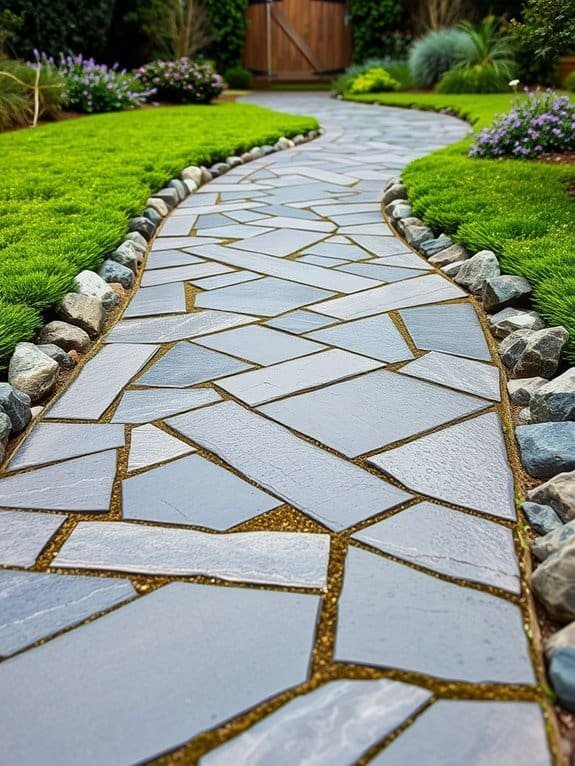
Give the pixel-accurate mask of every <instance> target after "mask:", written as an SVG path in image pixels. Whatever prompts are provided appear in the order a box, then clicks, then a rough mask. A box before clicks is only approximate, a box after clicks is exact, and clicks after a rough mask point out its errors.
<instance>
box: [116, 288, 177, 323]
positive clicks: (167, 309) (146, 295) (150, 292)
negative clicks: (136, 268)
mask: <svg viewBox="0 0 575 766" xmlns="http://www.w3.org/2000/svg"><path fill="white" fill-rule="evenodd" d="M185 310H186V293H185V288H184V285H183V283H182V282H170V283H169V284H166V285H157V286H156V287H141V288H140V289H139V290H138V291H137V293H136V294H135V295H134V297H133V298H132V300H131V301H130V304H129V306H128V307H127V309H126V311H125V312H124V314H123V316H124V319H130V318H132V317H140V316H151V315H153V314H177V313H179V312H181V311H185Z"/></svg>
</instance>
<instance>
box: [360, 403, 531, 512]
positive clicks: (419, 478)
mask: <svg viewBox="0 0 575 766" xmlns="http://www.w3.org/2000/svg"><path fill="white" fill-rule="evenodd" d="M369 462H370V463H372V464H373V465H375V466H377V467H378V468H380V469H381V470H383V471H384V472H385V473H388V474H390V475H391V476H393V477H394V478H396V479H398V480H399V481H401V482H402V484H405V486H407V487H408V488H409V489H412V490H415V491H417V492H421V493H423V494H426V495H430V496H431V497H435V498H437V499H438V500H444V501H448V502H450V503H454V504H455V505H461V506H463V507H466V508H471V509H473V510H476V511H480V512H483V513H487V514H490V515H492V516H498V517H500V518H504V519H515V518H516V514H515V508H514V499H513V476H512V474H511V471H510V469H509V466H508V464H507V453H506V449H505V442H504V441H503V435H502V433H501V424H500V421H499V417H498V416H497V415H496V414H495V413H488V414H485V415H481V416H480V417H477V418H473V419H472V420H468V421H466V422H464V423H460V424H458V425H454V426H449V427H448V428H444V429H443V430H441V431H437V432H436V433H433V434H430V435H428V436H423V437H421V438H419V439H416V440H415V441H412V442H410V443H408V444H404V445H402V446H399V447H396V448H395V449H392V450H388V451H387V452H382V453H380V454H378V455H374V456H373V457H370V458H369Z"/></svg>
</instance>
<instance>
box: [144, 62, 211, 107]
mask: <svg viewBox="0 0 575 766" xmlns="http://www.w3.org/2000/svg"><path fill="white" fill-rule="evenodd" d="M136 77H137V78H138V80H139V81H140V83H141V84H142V86H143V87H144V88H154V90H155V91H156V92H157V95H158V98H161V99H164V100H165V101H175V102H176V103H182V104H209V102H210V101H212V99H214V98H216V96H219V95H220V93H221V92H222V90H223V89H224V81H223V79H222V77H221V76H220V75H219V74H217V72H216V71H215V69H214V68H213V67H212V66H211V64H208V63H205V62H199V61H193V60H192V59H190V58H188V57H187V56H183V57H182V58H180V59H177V60H176V61H153V62H152V63H151V64H146V65H144V66H143V67H140V69H138V71H137V72H136Z"/></svg>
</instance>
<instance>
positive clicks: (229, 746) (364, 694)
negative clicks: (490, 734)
mask: <svg viewBox="0 0 575 766" xmlns="http://www.w3.org/2000/svg"><path fill="white" fill-rule="evenodd" d="M430 697H431V694H430V693H429V692H428V691H426V690H425V689H420V688H418V687H417V686H409V685H408V684H403V683H399V682H397V681H387V680H385V679H380V680H377V681H348V680H344V681H331V682H329V683H327V684H325V685H324V686H322V687H320V688H319V689H316V690H315V691H312V692H309V693H308V694H305V695H302V696H300V697H296V698H295V699H293V700H292V701H291V702H288V703H287V704H286V705H284V706H283V707H281V708H280V709H279V710H277V711H276V712H274V713H271V714H270V715H268V716H267V718H264V719H263V720H262V721H260V722H258V723H256V724H255V725H254V726H252V727H251V728H250V729H248V730H247V731H245V732H243V733H242V734H240V735H239V736H237V737H236V738H235V739H232V740H230V741H229V742H226V743H225V744H223V745H221V746H220V747H217V748H216V749H215V750H212V751H211V752H209V753H208V754H207V755H205V756H204V757H203V758H201V759H200V764H201V766H229V765H230V764H232V763H235V764H250V766H269V764H274V766H294V764H304V763H305V764H306V766H349V764H350V763H356V762H357V760H358V759H359V758H360V757H361V755H362V754H363V753H365V751H366V750H368V749H369V748H370V747H371V746H373V745H374V744H375V743H376V742H378V741H379V740H381V739H384V738H385V737H387V736H388V735H389V734H391V732H392V731H393V730H394V729H396V728H397V727H398V726H401V724H402V723H404V722H405V721H406V720H408V719H409V718H410V717H411V716H412V715H414V714H415V713H416V712H417V711H418V710H420V709H421V707H423V705H425V703H426V702H427V701H428V700H429V699H430Z"/></svg>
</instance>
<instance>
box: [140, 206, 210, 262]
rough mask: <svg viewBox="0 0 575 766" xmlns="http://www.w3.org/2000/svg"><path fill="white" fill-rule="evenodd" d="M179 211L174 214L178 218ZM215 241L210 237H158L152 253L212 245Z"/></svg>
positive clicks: (151, 249)
mask: <svg viewBox="0 0 575 766" xmlns="http://www.w3.org/2000/svg"><path fill="white" fill-rule="evenodd" d="M177 213H178V211H177V210H174V211H173V212H172V215H173V216H176V215H177ZM213 242H214V240H213V239H211V238H210V237H156V239H155V240H154V242H153V244H152V247H151V248H150V251H151V252H152V253H155V252H158V251H161V250H173V249H174V248H178V249H179V248H186V247H192V246H194V247H197V246H198V245H211V244H213Z"/></svg>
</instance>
